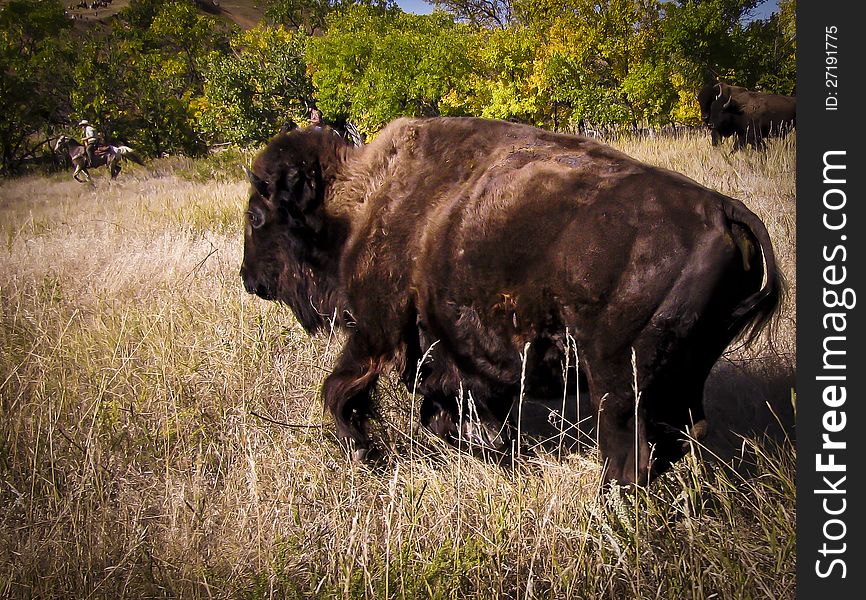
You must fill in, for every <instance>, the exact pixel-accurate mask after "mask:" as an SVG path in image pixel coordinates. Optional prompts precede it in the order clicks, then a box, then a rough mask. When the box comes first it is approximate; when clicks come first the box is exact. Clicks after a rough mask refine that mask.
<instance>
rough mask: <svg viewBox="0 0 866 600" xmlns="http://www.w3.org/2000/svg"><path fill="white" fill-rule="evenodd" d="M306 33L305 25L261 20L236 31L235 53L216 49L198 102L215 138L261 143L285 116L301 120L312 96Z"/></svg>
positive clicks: (201, 119)
mask: <svg viewBox="0 0 866 600" xmlns="http://www.w3.org/2000/svg"><path fill="white" fill-rule="evenodd" d="M307 37H308V36H307V35H306V34H304V33H303V32H302V31H300V30H295V31H290V30H287V29H284V28H283V27H271V26H267V25H261V24H260V25H259V26H258V27H256V28H254V29H251V30H249V31H246V32H241V33H238V34H237V35H235V36H234V37H233V38H232V40H231V50H232V51H231V52H230V53H219V52H214V53H212V54H211V56H210V66H209V67H208V69H207V70H206V73H205V79H206V83H205V88H204V97H203V98H202V100H201V103H200V105H199V107H198V108H199V110H198V119H199V122H200V124H201V126H202V128H203V130H204V131H206V132H207V133H208V135H209V137H210V138H211V141H227V142H233V143H235V144H241V145H246V144H252V143H259V142H263V141H265V140H267V139H268V138H270V137H271V136H272V135H274V134H275V133H276V132H277V130H278V129H279V127H280V125H281V124H282V123H284V122H285V121H287V120H289V119H293V120H295V121H299V120H301V119H302V117H303V116H304V115H305V110H304V109H305V106H306V105H307V104H308V103H309V102H310V101H311V100H312V98H313V87H312V83H311V82H310V78H309V77H308V75H307V72H306V69H307V64H306V58H305V55H306V43H307Z"/></svg>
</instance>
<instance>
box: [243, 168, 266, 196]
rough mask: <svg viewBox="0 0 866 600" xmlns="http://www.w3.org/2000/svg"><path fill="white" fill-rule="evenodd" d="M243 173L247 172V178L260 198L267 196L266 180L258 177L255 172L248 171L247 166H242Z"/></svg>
mask: <svg viewBox="0 0 866 600" xmlns="http://www.w3.org/2000/svg"><path fill="white" fill-rule="evenodd" d="M244 173H246V174H247V179H248V180H249V182H250V183H251V184H253V187H254V188H256V191H257V192H258V193H259V195H260V196H261V197H262V198H267V197H268V182H267V181H264V180H263V179H259V178H258V177H257V176H256V174H255V173H253V172H252V171H250V170H249V169H248V168H246V167H244Z"/></svg>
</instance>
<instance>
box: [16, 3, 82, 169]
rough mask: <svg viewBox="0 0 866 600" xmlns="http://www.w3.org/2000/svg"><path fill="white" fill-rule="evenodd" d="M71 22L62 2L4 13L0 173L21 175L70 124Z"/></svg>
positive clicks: (18, 6) (24, 6)
mask: <svg viewBox="0 0 866 600" xmlns="http://www.w3.org/2000/svg"><path fill="white" fill-rule="evenodd" d="M69 30H70V22H69V21H68V20H67V19H66V18H65V17H64V14H63V6H62V5H61V4H60V2H59V1H57V0H12V1H11V2H9V3H7V4H6V5H5V6H3V7H2V9H0V72H2V74H3V75H2V77H0V107H2V110H0V172H2V173H4V174H8V173H14V172H16V171H18V170H19V169H20V167H21V165H22V163H23V161H25V160H26V159H28V158H32V157H34V156H36V154H37V153H38V152H39V150H40V149H42V148H44V144H45V143H46V142H47V141H48V139H49V137H50V135H51V132H52V130H53V129H55V128H56V127H58V126H59V125H61V124H62V123H63V122H64V121H65V118H66V117H65V116H66V114H67V112H68V110H69V100H68V97H69V90H70V88H71V85H72V82H71V78H70V76H69V71H70V69H69V65H70V62H71V60H72V53H71V50H72V49H71V46H70V44H69V35H68V32H69Z"/></svg>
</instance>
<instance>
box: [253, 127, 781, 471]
mask: <svg viewBox="0 0 866 600" xmlns="http://www.w3.org/2000/svg"><path fill="white" fill-rule="evenodd" d="M248 176H249V178H250V181H251V183H252V190H251V195H250V198H249V208H248V211H247V222H246V231H245V237H244V259H243V265H242V267H241V277H242V278H243V283H244V286H245V288H246V290H247V291H248V292H250V293H255V294H258V295H259V296H261V297H262V298H264V299H266V300H275V301H280V302H284V303H286V304H288V305H289V306H290V307H291V308H292V310H293V311H294V313H295V315H296V316H297V318H298V320H299V322H300V323H301V325H302V326H303V327H304V329H306V331H307V332H309V333H314V332H316V331H319V330H321V329H323V328H327V327H328V326H329V324H330V323H331V322H332V320H335V321H336V323H337V325H338V326H339V327H341V328H342V329H343V330H344V331H345V333H346V342H345V346H344V347H343V349H342V352H341V354H340V356H339V359H338V360H337V363H336V365H335V366H334V368H333V371H332V372H331V374H330V375H328V376H327V378H326V379H325V382H324V386H323V389H322V396H323V401H324V405H325V407H326V408H327V409H328V411H330V413H331V414H332V415H333V418H334V421H335V423H336V431H337V436H338V437H339V438H340V439H342V440H344V441H345V442H347V443H348V444H349V446H350V447H353V448H354V455H355V457H356V458H362V457H363V456H365V454H366V452H367V450H368V449H369V445H370V439H369V437H368V433H367V422H368V418H369V416H370V415H371V405H370V404H371V392H372V391H373V389H374V386H375V385H376V381H377V378H378V377H379V376H380V375H381V374H382V373H383V372H385V371H386V370H387V369H395V370H396V372H397V373H398V374H399V375H400V376H401V377H402V379H403V381H404V382H406V384H407V386H409V387H410V389H411V388H412V386H413V382H414V381H416V375H417V380H418V381H419V384H418V388H417V391H418V392H419V393H420V394H421V395H422V396H423V401H422V405H421V409H420V418H421V422H422V423H423V424H424V425H425V426H426V427H427V428H429V429H430V430H432V431H433V432H435V433H436V434H438V435H440V436H442V437H443V438H445V439H446V440H449V441H450V442H452V443H454V444H456V443H457V440H459V439H461V438H463V439H467V438H469V439H472V440H474V441H475V442H478V443H486V444H488V445H490V446H493V447H499V448H503V447H508V435H509V432H508V427H507V426H506V423H507V422H508V421H509V419H513V418H514V416H515V415H514V413H516V412H517V411H516V410H515V411H514V412H511V411H512V406H513V405H515V403H516V401H517V400H518V397H519V394H520V390H521V386H522V385H523V386H524V390H525V392H526V394H527V395H529V396H531V395H532V394H533V393H546V392H549V390H551V389H556V388H557V386H559V387H558V389H559V390H562V385H563V383H562V362H563V361H564V352H565V350H566V347H567V336H573V338H574V340H575V341H576V345H577V349H578V354H579V359H580V365H581V368H582V371H583V372H584V374H585V378H586V380H587V382H588V387H589V394H590V398H591V401H592V404H593V407H594V409H595V410H596V411H597V414H598V422H597V427H598V429H597V434H598V438H599V448H600V453H601V458H602V460H603V461H604V465H605V470H604V473H605V475H604V476H605V480H606V481H610V480H617V481H619V482H621V483H632V482H638V483H641V484H643V483H646V482H647V481H648V480H649V479H651V478H652V477H653V476H655V475H656V474H658V473H660V472H662V471H664V470H665V469H666V468H667V467H669V466H670V464H671V463H672V462H673V461H675V460H677V459H679V458H681V457H682V455H683V453H684V451H685V450H684V444H683V439H684V438H685V435H684V433H683V432H684V431H688V430H689V428H690V427H691V426H693V425H697V427H696V429H701V428H702V427H701V425H703V423H702V421H703V419H704V411H703V407H702V392H703V387H704V382H705V380H706V378H707V375H708V373H709V371H710V368H711V367H712V366H713V363H715V362H716V360H717V359H718V358H719V356H720V355H721V353H722V352H723V351H724V350H725V348H726V347H727V346H728V344H730V343H731V342H732V340H734V339H735V338H738V337H741V336H751V335H754V334H755V333H756V332H757V331H758V330H759V329H760V328H761V327H762V326H763V325H764V324H765V323H766V322H767V320H768V319H769V318H770V317H771V315H772V314H773V312H774V311H775V310H776V308H777V304H778V303H779V299H780V294H781V285H782V282H781V279H780V275H779V273H778V272H777V268H776V261H775V258H774V254H773V249H772V246H771V243H770V239H769V236H768V234H767V230H766V228H765V227H764V225H763V223H762V222H761V220H760V219H759V218H758V217H757V216H755V214H753V213H752V212H751V211H750V210H749V209H748V208H746V206H745V205H743V203H742V202H740V201H738V200H734V199H731V198H728V197H726V196H723V195H721V194H719V193H716V192H714V191H712V190H709V189H707V188H704V187H702V186H700V185H698V184H697V183H695V182H694V181H692V180H690V179H688V178H686V177H684V176H681V175H678V174H676V173H673V172H670V171H666V170H663V169H659V168H655V167H651V166H648V165H645V164H642V163H640V162H638V161H636V160H633V159H632V158H630V157H628V156H626V155H625V154H622V153H620V152H617V151H616V150H613V149H611V148H609V147H607V146H605V145H603V144H600V143H598V142H595V141H593V140H590V139H585V138H581V137H576V136H570V135H561V134H555V133H551V132H548V131H544V130H541V129H536V128H533V127H529V126H525V125H516V124H512V123H507V122H503V121H488V120H481V119H471V118H435V119H427V120H418V119H399V120H397V121H395V122H393V123H391V124H390V125H389V126H388V127H386V128H385V129H384V130H383V131H382V132H381V134H380V135H379V136H378V137H377V138H376V139H375V141H373V142H372V143H371V144H369V145H368V146H366V147H365V148H361V149H354V148H350V147H349V146H347V145H345V144H344V143H342V142H341V141H340V140H339V138H337V137H336V136H333V135H330V134H327V133H325V132H322V131H319V130H314V129H306V130H300V131H295V132H292V133H290V134H286V135H280V136H277V137H276V138H274V139H273V140H271V141H270V143H269V144H268V145H267V147H266V148H265V149H264V150H262V152H261V153H260V154H259V155H258V156H257V157H256V159H255V161H254V163H253V165H252V171H251V172H249V173H248ZM765 275H766V282H765V283H762V282H763V281H764V278H765ZM425 353H428V356H427V357H426V360H424V361H423V365H422V366H420V372H419V371H418V368H419V366H418V365H419V362H420V360H421V358H422V356H423V355H424V354H425ZM633 356H634V364H633ZM524 365H525V373H524V372H523V368H524ZM633 367H634V368H633ZM524 376H525V377H524ZM635 378H636V384H637V388H638V390H639V395H638V398H639V401H638V403H637V404H638V405H637V407H636V406H635ZM522 381H523V384H522V383H521V382H522ZM469 398H471V399H472V401H473V407H472V408H473V409H474V410H475V411H477V414H478V415H479V417H480V425H479V423H478V422H475V423H469V420H468V418H467V419H461V418H460V416H461V413H462V414H463V415H469V414H472V413H471V411H470V407H469V406H467V405H466V404H464V406H458V404H457V403H458V399H460V401H462V402H464V403H467V402H468V401H469ZM510 414H511V416H510V417H509V415H510ZM461 427H462V429H461ZM693 431H694V430H693Z"/></svg>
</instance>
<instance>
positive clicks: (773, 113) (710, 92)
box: [697, 83, 797, 150]
mask: <svg viewBox="0 0 866 600" xmlns="http://www.w3.org/2000/svg"><path fill="white" fill-rule="evenodd" d="M697 99H698V104H700V107H701V118H702V119H703V121H704V124H705V125H708V126H709V127H710V128H711V136H712V141H713V145H714V146H715V145H718V143H719V141H720V140H721V139H723V138H726V137H730V136H732V135H733V136H736V138H735V139H734V150H739V149H740V148H742V147H743V146H745V145H746V144H750V145H751V146H752V147H754V148H761V147H763V146H764V139H765V138H767V137H770V136H779V135H784V134H785V133H787V132H788V131H790V130H791V129H792V128H793V127H794V126H795V125H796V123H797V99H796V98H794V97H793V96H780V95H777V94H766V93H763V92H753V91H751V90H748V89H746V88H744V87H738V86H732V85H728V84H726V83H716V84H708V85H706V86H704V87H703V88H702V89H701V91H700V92H698V95H697Z"/></svg>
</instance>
